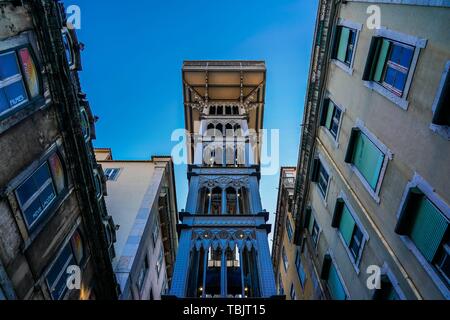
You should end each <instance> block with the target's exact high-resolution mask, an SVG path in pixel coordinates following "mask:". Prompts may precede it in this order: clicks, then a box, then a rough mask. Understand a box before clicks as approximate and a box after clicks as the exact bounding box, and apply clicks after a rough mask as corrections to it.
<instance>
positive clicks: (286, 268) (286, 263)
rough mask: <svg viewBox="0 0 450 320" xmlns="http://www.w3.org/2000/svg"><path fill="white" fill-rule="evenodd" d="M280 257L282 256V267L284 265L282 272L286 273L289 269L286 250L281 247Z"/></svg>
mask: <svg viewBox="0 0 450 320" xmlns="http://www.w3.org/2000/svg"><path fill="white" fill-rule="evenodd" d="M282 255H283V265H284V271H287V270H288V268H289V261H288V257H287V255H286V249H285V248H284V247H283V250H282Z"/></svg>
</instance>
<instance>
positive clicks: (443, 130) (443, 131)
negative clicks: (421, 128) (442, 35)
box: [430, 60, 450, 140]
mask: <svg viewBox="0 0 450 320" xmlns="http://www.w3.org/2000/svg"><path fill="white" fill-rule="evenodd" d="M449 70H450V60H448V61H447V63H446V64H445V67H444V72H443V73H442V77H441V82H440V83H439V88H438V90H437V92H436V97H435V98H434V101H433V107H432V110H433V116H434V114H435V112H436V108H437V104H438V102H439V99H440V97H441V95H442V90H443V89H444V85H445V80H446V78H447V76H448V73H449ZM447 107H448V106H447ZM430 129H431V131H433V132H435V133H437V134H439V135H441V136H442V137H444V138H445V139H447V140H450V127H449V126H440V125H437V124H434V123H431V124H430Z"/></svg>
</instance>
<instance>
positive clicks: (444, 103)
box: [432, 70, 450, 126]
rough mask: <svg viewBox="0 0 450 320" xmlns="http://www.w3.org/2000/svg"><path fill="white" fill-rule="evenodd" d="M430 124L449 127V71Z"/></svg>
mask: <svg viewBox="0 0 450 320" xmlns="http://www.w3.org/2000/svg"><path fill="white" fill-rule="evenodd" d="M432 123H433V124H436V125H440V126H444V125H446V126H449V125H450V70H449V71H448V72H447V77H446V78H445V82H444V86H443V88H442V92H441V96H440V97H439V100H438V103H437V105H436V111H435V113H434V116H433V121H432Z"/></svg>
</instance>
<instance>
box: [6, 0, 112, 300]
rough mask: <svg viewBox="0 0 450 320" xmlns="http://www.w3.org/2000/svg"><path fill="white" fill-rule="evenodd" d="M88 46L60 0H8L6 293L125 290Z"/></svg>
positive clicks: (101, 294)
mask: <svg viewBox="0 0 450 320" xmlns="http://www.w3.org/2000/svg"><path fill="white" fill-rule="evenodd" d="M81 47H82V45H81V43H79V42H78V41H77V38H76V34H75V32H74V31H73V30H72V29H70V28H67V25H66V23H65V14H64V8H63V6H62V5H61V4H60V3H59V2H58V1H50V0H49V1H44V0H42V1H0V154H1V156H0V300H1V299H34V300H41V299H53V300H59V299H115V298H117V285H116V281H115V276H114V273H113V270H112V267H111V259H112V258H113V256H114V251H113V247H112V241H109V239H112V238H113V236H114V231H113V230H111V231H110V233H111V234H108V231H107V226H109V225H110V224H111V223H112V222H111V217H110V216H108V214H107V212H106V210H105V203H104V199H103V191H102V185H103V181H102V171H101V168H99V167H98V165H97V163H96V161H95V158H94V153H93V149H92V142H91V140H92V139H94V138H95V130H94V120H95V119H94V117H93V115H92V113H91V110H90V107H89V103H88V101H87V99H86V95H85V94H84V93H83V92H82V91H81V88H80V85H79V80H78V71H79V70H81V61H80V49H81ZM72 276H73V278H72ZM72 280H73V281H72ZM69 284H70V286H69Z"/></svg>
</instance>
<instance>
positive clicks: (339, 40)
mask: <svg viewBox="0 0 450 320" xmlns="http://www.w3.org/2000/svg"><path fill="white" fill-rule="evenodd" d="M356 35H357V31H356V30H354V29H351V28H348V27H344V26H338V27H337V29H336V35H335V44H334V52H333V59H336V60H339V61H341V62H342V63H345V64H346V65H348V66H350V65H351V64H352V60H353V52H354V49H355V43H356Z"/></svg>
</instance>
